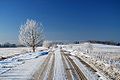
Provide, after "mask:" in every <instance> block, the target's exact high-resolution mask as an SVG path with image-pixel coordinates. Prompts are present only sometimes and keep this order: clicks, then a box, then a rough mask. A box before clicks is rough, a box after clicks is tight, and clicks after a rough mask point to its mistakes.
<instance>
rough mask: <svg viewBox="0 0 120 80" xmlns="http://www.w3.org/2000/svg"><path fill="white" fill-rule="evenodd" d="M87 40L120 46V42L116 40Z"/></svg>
mask: <svg viewBox="0 0 120 80" xmlns="http://www.w3.org/2000/svg"><path fill="white" fill-rule="evenodd" d="M87 42H90V43H98V44H106V45H116V46H120V43H119V42H114V41H96V40H89V41H87Z"/></svg>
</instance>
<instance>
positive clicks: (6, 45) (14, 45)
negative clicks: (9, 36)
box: [0, 42, 17, 48]
mask: <svg viewBox="0 0 120 80" xmlns="http://www.w3.org/2000/svg"><path fill="white" fill-rule="evenodd" d="M9 47H17V45H16V44H11V43H9V42H6V43H4V44H0V48H9Z"/></svg>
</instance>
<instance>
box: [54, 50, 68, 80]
mask: <svg viewBox="0 0 120 80" xmlns="http://www.w3.org/2000/svg"><path fill="white" fill-rule="evenodd" d="M54 69H55V70H54V80H66V76H65V71H64V65H63V62H62V57H61V53H60V48H57V50H56V51H55V67H54Z"/></svg>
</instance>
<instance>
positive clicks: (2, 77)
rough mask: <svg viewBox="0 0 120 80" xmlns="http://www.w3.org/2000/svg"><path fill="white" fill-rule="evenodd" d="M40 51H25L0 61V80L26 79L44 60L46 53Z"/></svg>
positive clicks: (30, 76) (29, 77) (30, 77)
mask: <svg viewBox="0 0 120 80" xmlns="http://www.w3.org/2000/svg"><path fill="white" fill-rule="evenodd" d="M41 53H44V52H36V53H26V54H21V55H18V56H14V57H12V58H8V59H5V60H3V61H0V80H13V79H14V80H18V79H21V80H27V79H32V75H33V74H34V73H35V71H36V70H37V69H38V68H39V67H40V66H41V64H42V63H43V62H44V60H45V58H46V57H47V55H43V56H41Z"/></svg>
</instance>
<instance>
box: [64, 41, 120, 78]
mask: <svg viewBox="0 0 120 80" xmlns="http://www.w3.org/2000/svg"><path fill="white" fill-rule="evenodd" d="M63 48H64V49H65V50H67V51H69V52H70V54H72V55H75V56H78V57H80V58H82V59H83V60H84V61H86V62H88V63H89V64H91V65H92V66H94V67H95V68H97V69H98V70H100V71H101V72H103V73H104V74H105V75H106V76H107V77H109V78H110V79H115V80H119V79H120V46H112V45H103V44H92V43H81V44H76V45H75V44H71V45H65V46H63Z"/></svg>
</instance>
